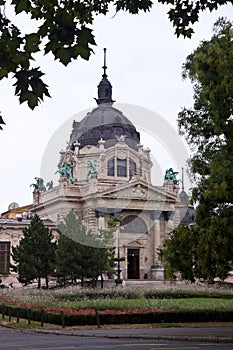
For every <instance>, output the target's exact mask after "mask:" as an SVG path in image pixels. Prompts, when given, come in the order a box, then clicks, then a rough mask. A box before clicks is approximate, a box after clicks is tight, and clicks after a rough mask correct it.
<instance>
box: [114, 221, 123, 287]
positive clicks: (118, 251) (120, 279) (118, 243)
mask: <svg viewBox="0 0 233 350" xmlns="http://www.w3.org/2000/svg"><path fill="white" fill-rule="evenodd" d="M120 259H121V258H120V223H118V224H117V278H116V279H115V283H116V286H118V285H119V284H122V282H123V279H122V278H121V267H120Z"/></svg>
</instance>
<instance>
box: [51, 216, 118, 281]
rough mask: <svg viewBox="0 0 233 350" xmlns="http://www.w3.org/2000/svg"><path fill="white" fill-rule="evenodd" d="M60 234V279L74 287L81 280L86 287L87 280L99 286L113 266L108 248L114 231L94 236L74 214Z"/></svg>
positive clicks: (61, 226) (65, 222)
mask: <svg viewBox="0 0 233 350" xmlns="http://www.w3.org/2000/svg"><path fill="white" fill-rule="evenodd" d="M58 230H59V233H60V237H59V239H58V247H57V258H56V275H57V276H58V277H62V278H63V280H64V281H65V280H66V279H70V280H71V282H72V283H76V281H77V279H81V285H82V286H83V285H84V279H85V278H86V279H91V280H93V281H94V284H96V282H97V280H98V277H99V276H102V274H103V272H106V271H108V270H109V268H110V266H111V264H112V259H113V258H112V259H111V257H112V254H113V253H112V249H111V247H107V246H106V245H107V244H108V243H110V235H111V232H112V231H111V232H107V230H104V231H102V233H101V235H98V234H95V233H92V232H91V231H90V230H87V229H86V227H85V226H84V224H83V223H82V219H81V218H78V217H76V215H75V213H74V211H73V210H71V211H70V212H69V213H68V214H67V216H66V218H65V220H64V222H62V223H60V224H59V226H58Z"/></svg>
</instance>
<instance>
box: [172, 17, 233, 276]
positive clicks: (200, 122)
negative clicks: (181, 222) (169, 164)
mask: <svg viewBox="0 0 233 350" xmlns="http://www.w3.org/2000/svg"><path fill="white" fill-rule="evenodd" d="M232 32H233V26H232V23H231V22H229V21H226V20H225V19H223V18H221V19H219V20H218V21H217V22H216V23H215V25H214V35H213V37H212V39H211V40H210V41H203V42H202V43H201V44H200V45H199V47H198V48H197V49H196V50H195V51H194V52H193V53H192V54H191V55H189V56H188V57H187V59H186V62H185V64H184V66H183V75H184V77H185V78H186V77H189V78H190V79H191V81H192V83H193V84H194V106H193V108H192V109H186V108H184V109H183V110H182V111H181V112H180V113H179V117H178V125H179V130H180V134H181V135H184V136H185V138H186V140H187V142H188V143H189V144H190V146H191V149H192V151H193V156H192V158H191V159H190V162H189V166H190V172H191V174H192V175H193V179H194V181H195V184H196V185H195V187H194V189H193V191H192V199H193V201H194V202H195V203H197V204H198V206H197V210H196V230H198V237H199V238H198V239H199V241H198V247H199V248H198V250H197V255H198V256H197V274H198V276H199V277H203V278H206V279H208V280H213V279H214V278H215V277H219V278H221V279H224V278H225V277H226V276H227V275H228V272H229V271H230V270H232V269H233V260H232V257H233V219H232V214H233V157H232V154H233V117H232V116H233V79H232V71H233V37H232Z"/></svg>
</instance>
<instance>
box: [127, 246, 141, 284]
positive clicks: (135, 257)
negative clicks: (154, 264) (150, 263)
mask: <svg viewBox="0 0 233 350" xmlns="http://www.w3.org/2000/svg"><path fill="white" fill-rule="evenodd" d="M127 260H128V279H139V249H128V255H127Z"/></svg>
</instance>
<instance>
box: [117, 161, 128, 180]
mask: <svg viewBox="0 0 233 350" xmlns="http://www.w3.org/2000/svg"><path fill="white" fill-rule="evenodd" d="M117 176H120V177H126V176H127V163H126V159H117Z"/></svg>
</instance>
